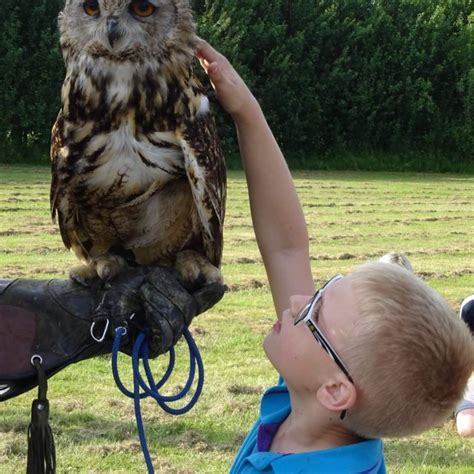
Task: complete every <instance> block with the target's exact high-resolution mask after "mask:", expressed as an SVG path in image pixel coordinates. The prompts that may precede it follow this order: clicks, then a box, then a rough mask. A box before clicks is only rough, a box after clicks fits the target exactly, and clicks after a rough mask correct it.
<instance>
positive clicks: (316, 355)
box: [198, 42, 474, 474]
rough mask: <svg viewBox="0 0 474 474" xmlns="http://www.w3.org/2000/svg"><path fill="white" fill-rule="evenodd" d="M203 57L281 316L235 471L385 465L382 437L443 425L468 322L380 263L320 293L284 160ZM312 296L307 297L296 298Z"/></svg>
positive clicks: (209, 55)
mask: <svg viewBox="0 0 474 474" xmlns="http://www.w3.org/2000/svg"><path fill="white" fill-rule="evenodd" d="M198 57H199V58H200V60H201V64H202V65H203V67H204V69H205V70H206V72H207V74H208V76H209V79H210V81H211V83H212V84H213V86H214V89H215V91H216V96H217V98H218V100H219V101H220V103H221V104H222V106H223V107H224V108H225V109H226V110H227V112H229V113H230V115H231V116H232V118H233V119H234V122H235V124H236V128H237V134H238V138H239V144H240V150H241V155H242V161H243V165H244V169H245V173H246V177H247V183H248V192H249V199H250V207H251V213H252V219H253V225H254V228H255V234H256V238H257V243H258V246H259V250H260V252H261V254H262V258H263V261H264V264H265V268H266V272H267V276H268V280H269V283H270V288H271V292H272V296H273V301H274V304H275V309H276V314H277V316H278V320H277V322H276V323H275V325H274V327H273V330H272V331H271V332H270V334H268V336H267V337H266V338H265V341H264V350H265V352H266V354H267V356H268V358H269V359H270V361H271V363H272V364H273V366H274V367H275V369H276V370H277V371H278V372H279V374H280V376H281V377H280V381H279V383H278V385H277V386H275V387H273V388H270V389H269V390H268V391H267V392H266V393H265V394H264V396H263V399H262V404H261V413H260V417H259V419H258V420H257V422H256V424H255V425H254V427H253V428H252V429H251V431H250V433H249V434H248V436H247V438H246V439H245V441H244V443H243V445H242V446H241V448H240V451H239V453H238V455H237V458H236V459H235V461H234V463H233V466H232V468H231V472H232V473H256V472H265V473H267V472H268V473H270V472H275V473H280V472H281V473H291V472H308V473H309V472H324V473H338V474H341V473H355V472H365V473H384V472H385V465H384V459H383V445H382V441H381V440H380V439H379V438H380V437H382V436H405V435H409V434H411V433H416V432H419V431H422V430H424V429H428V428H430V427H432V426H434V425H435V424H438V423H441V422H443V421H444V420H445V419H446V418H447V417H448V416H449V415H450V413H452V410H453V408H454V406H455V404H456V402H457V401H458V400H459V399H460V398H461V396H462V392H463V388H464V386H465V384H466V382H467V379H468V377H469V375H470V373H471V371H472V367H473V365H474V353H473V352H474V348H473V341H472V339H471V336H470V334H469V331H468V330H467V328H466V327H465V325H463V324H462V323H461V322H460V321H459V320H458V319H456V318H454V317H453V315H452V311H451V309H450V308H449V306H448V305H447V303H446V302H445V301H444V300H443V299H442V298H441V297H440V296H439V295H438V294H437V293H436V292H434V291H433V290H431V289H430V288H429V287H428V286H427V285H426V284H425V283H423V282H422V281H421V280H420V279H419V278H417V277H416V276H415V275H414V274H412V273H411V272H409V271H407V270H406V269H404V268H400V267H399V266H397V265H392V264H388V263H383V262H374V263H368V264H365V265H362V266H361V267H359V268H357V269H356V270H354V272H353V273H352V274H350V275H348V276H344V277H342V276H336V277H334V278H332V279H331V280H330V281H329V282H327V283H326V284H325V285H324V286H323V287H322V288H321V289H320V290H319V291H318V292H316V294H315V296H314V297H312V298H311V297H310V296H309V295H312V294H313V293H314V285H313V278H312V275H311V269H310V259H309V242H308V234H307V229H306V224H305V220H304V216H303V212H302V209H301V205H300V202H299V200H298V197H297V194H296V191H295V188H294V185H293V181H292V178H291V175H290V172H289V170H288V167H287V165H286V163H285V160H284V157H283V155H282V153H281V151H280V149H279V147H278V145H277V143H276V141H275V139H274V137H273V135H272V132H271V130H270V128H269V127H268V125H267V123H266V120H265V118H264V116H263V113H262V111H261V109H260V107H259V105H258V103H257V101H256V99H255V98H254V97H253V95H252V94H251V92H250V91H249V89H248V88H247V86H246V85H245V83H244V82H243V80H242V79H241V78H240V77H239V75H238V74H237V73H236V72H235V70H234V69H233V68H232V66H231V65H230V64H229V62H228V61H227V60H226V59H225V58H224V57H223V56H222V55H220V54H219V53H217V52H216V51H215V50H214V49H213V48H212V47H211V46H210V45H208V44H207V43H205V42H202V43H201V44H200V46H199V51H198ZM298 295H306V296H298Z"/></svg>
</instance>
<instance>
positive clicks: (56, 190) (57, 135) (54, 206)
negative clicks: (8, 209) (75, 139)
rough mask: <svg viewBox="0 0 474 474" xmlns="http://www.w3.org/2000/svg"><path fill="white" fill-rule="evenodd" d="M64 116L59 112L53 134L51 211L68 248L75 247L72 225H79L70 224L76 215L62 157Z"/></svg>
mask: <svg viewBox="0 0 474 474" xmlns="http://www.w3.org/2000/svg"><path fill="white" fill-rule="evenodd" d="M64 135H65V132H64V116H63V113H62V112H59V115H58V118H57V119H56V122H55V124H54V125H53V129H52V132H51V190H50V196H49V198H50V209H51V217H52V218H53V221H57V222H58V225H59V230H60V232H61V238H62V240H63V242H64V245H65V246H66V248H68V249H70V248H71V247H72V246H73V242H71V237H73V235H72V234H71V225H72V227H74V226H75V227H77V223H75V224H74V223H72V222H69V224H68V220H69V221H71V219H72V220H74V214H73V212H72V210H71V209H69V207H70V206H69V199H68V192H67V185H66V184H65V180H64V175H65V173H64V170H65V169H67V166H65V165H66V163H65V160H66V158H64V157H63V156H62V155H61V149H62V148H63V147H64Z"/></svg>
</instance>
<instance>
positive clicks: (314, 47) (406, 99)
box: [0, 0, 474, 163]
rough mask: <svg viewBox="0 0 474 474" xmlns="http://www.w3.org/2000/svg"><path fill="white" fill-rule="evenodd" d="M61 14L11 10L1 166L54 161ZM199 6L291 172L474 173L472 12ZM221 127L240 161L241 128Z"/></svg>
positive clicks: (224, 0)
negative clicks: (315, 162)
mask: <svg viewBox="0 0 474 474" xmlns="http://www.w3.org/2000/svg"><path fill="white" fill-rule="evenodd" d="M63 2H64V0H36V1H35V2H31V1H27V0H2V3H3V5H4V9H3V15H2V16H1V18H0V77H1V78H2V79H1V82H0V111H1V114H0V149H1V150H2V158H3V161H5V160H8V158H10V159H12V158H13V157H14V159H16V160H18V159H28V157H29V156H30V154H32V156H33V155H34V156H39V155H41V156H45V155H47V149H48V146H49V137H50V128H51V125H52V123H53V122H54V119H55V117H56V114H57V111H58V109H59V99H60V97H59V95H60V88H61V82H62V79H63V75H64V69H63V65H62V58H61V54H60V51H59V48H58V38H57V22H56V17H57V13H58V12H59V10H60V9H61V8H62V5H63ZM191 3H192V7H193V9H194V11H195V13H196V22H197V24H198V29H199V34H200V35H201V36H203V37H204V38H206V39H208V40H209V41H210V42H211V44H213V45H214V46H216V48H217V49H219V50H220V51H221V52H222V53H224V54H225V55H226V56H227V57H228V58H229V59H230V61H231V62H232V63H233V64H234V65H235V67H236V68H237V69H238V71H239V72H240V73H241V74H242V75H243V77H244V78H245V79H246V81H247V82H248V83H249V85H250V87H251V88H252V90H253V91H254V93H255V95H256V96H257V98H258V99H259V101H260V103H261V104H262V106H263V109H264V111H265V113H266V115H267V118H268V120H269V122H270V124H271V126H272V128H273V130H274V132H275V135H276V137H277V139H278V141H279V143H280V144H281V146H282V147H283V149H284V151H285V153H286V154H287V156H289V157H290V160H291V157H301V156H305V157H307V161H306V162H307V163H310V161H311V159H313V158H314V157H316V156H321V155H324V154H327V153H330V152H333V151H334V150H346V151H347V150H364V149H367V150H378V151H381V152H391V151H397V150H422V151H432V152H437V153H443V154H445V156H446V157H447V159H449V160H456V161H458V162H459V161H461V162H470V163H472V162H473V161H474V152H473V150H474V0H443V1H433V0H193V1H192V2H191ZM217 115H218V122H219V127H220V134H221V137H222V141H223V143H224V146H225V148H226V150H227V151H228V152H230V153H232V152H233V151H235V150H236V143H235V138H234V133H233V130H232V128H233V127H232V124H231V123H230V122H229V120H228V119H227V118H226V117H225V115H224V114H223V113H218V114H217ZM18 155H21V156H18ZM295 159H296V158H295Z"/></svg>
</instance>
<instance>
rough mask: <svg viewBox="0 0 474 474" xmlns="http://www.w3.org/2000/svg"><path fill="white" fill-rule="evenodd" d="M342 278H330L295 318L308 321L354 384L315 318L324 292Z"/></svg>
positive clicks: (320, 342) (344, 411) (332, 357)
mask: <svg viewBox="0 0 474 474" xmlns="http://www.w3.org/2000/svg"><path fill="white" fill-rule="evenodd" d="M341 278H344V277H343V275H339V274H338V275H335V276H333V277H332V278H331V279H330V280H328V281H327V282H326V283H325V284H324V285H323V286H322V287H321V288H320V289H319V290H317V291H316V293H315V294H314V296H313V297H312V298H311V300H310V302H309V303H308V304H307V305H306V306H305V307H304V308H303V309H302V310H301V311H300V312H299V313H298V315H297V316H296V318H295V322H294V324H295V326H296V325H297V324H300V323H303V322H304V323H306V325H307V326H308V328H309V330H310V331H311V334H312V335H313V337H314V338H315V339H316V341H317V342H318V343H319V345H320V346H321V347H322V349H323V350H324V351H325V352H326V353H327V354H328V355H329V357H330V358H331V359H332V360H333V361H334V362H335V363H336V365H337V366H338V367H339V369H340V370H341V371H342V373H343V374H344V375H345V376H346V377H347V379H348V380H349V382H351V383H352V384H354V380H353V379H352V377H351V375H350V373H349V370H348V369H347V366H346V364H344V362H343V361H342V359H341V357H340V356H339V354H338V353H337V351H336V350H335V349H334V347H332V345H331V343H330V342H329V341H328V340H327V339H326V337H325V336H324V334H323V333H322V332H321V329H320V328H319V326H318V323H317V322H316V321H315V320H314V319H313V314H314V310H315V308H316V305H317V304H318V303H319V301H320V300H321V298H322V297H323V294H324V292H325V291H326V290H327V289H328V288H329V287H330V286H331V285H332V284H333V283H335V282H336V281H339V280H340V279H341ZM345 416H346V410H343V411H342V412H341V416H340V419H341V420H343V419H344V417H345Z"/></svg>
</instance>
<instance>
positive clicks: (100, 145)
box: [51, 0, 226, 282]
mask: <svg viewBox="0 0 474 474" xmlns="http://www.w3.org/2000/svg"><path fill="white" fill-rule="evenodd" d="M137 4H138V5H137ZM150 11H152V14H151V15H147V16H146V17H142V16H141V13H143V12H145V13H149V12H150ZM91 13H95V14H93V15H91ZM59 25H60V32H61V47H62V50H63V55H64V60H65V63H66V78H65V80H64V85H63V89H62V109H61V111H60V113H59V116H58V119H57V121H56V123H55V125H54V127H53V137H52V147H51V157H52V186H51V210H52V214H53V218H57V220H58V222H59V228H60V231H61V236H62V239H63V242H64V244H65V245H66V247H68V248H70V249H72V251H73V252H74V253H75V254H76V255H77V256H78V257H79V258H80V259H82V260H83V261H85V262H87V263H88V267H83V268H80V269H75V270H73V271H72V276H73V277H74V278H76V279H78V280H79V281H83V282H84V281H87V280H88V279H89V278H92V277H94V276H95V274H96V272H97V273H98V274H99V276H100V277H101V278H110V277H111V276H113V275H114V274H116V273H117V272H118V271H120V269H121V268H122V267H123V266H124V262H125V261H127V262H129V263H132V262H134V263H137V264H149V263H160V264H164V265H172V264H175V262H176V259H178V266H179V267H180V270H181V271H183V272H184V273H188V277H189V278H194V277H195V276H196V275H197V273H199V272H202V273H204V275H205V277H206V278H207V279H208V280H218V279H220V278H221V276H220V272H219V271H218V270H217V268H215V267H219V266H220V262H221V257H222V228H223V221H224V211H225V197H226V178H225V168H224V162H223V158H222V153H221V149H220V146H219V142H218V139H217V135H216V130H215V124H214V121H213V118H212V116H211V114H210V111H209V102H208V99H207V97H206V96H205V95H204V91H203V88H202V86H201V84H200V83H199V82H198V80H197V79H196V78H195V77H194V75H193V72H192V65H193V62H194V48H195V43H196V36H195V31H194V24H193V21H192V15H191V12H190V10H189V8H188V5H187V2H185V1H181V0H176V1H173V0H150V1H149V2H146V1H132V0H98V1H95V0H86V2H84V1H83V0H67V2H66V6H65V8H64V11H63V12H62V13H61V14H60V18H59ZM183 251H184V252H183ZM203 257H205V259H203ZM208 262H210V263H211V264H212V266H210V265H209V263H208ZM188 264H191V266H190V267H189V266H188ZM183 267H185V268H183Z"/></svg>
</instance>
